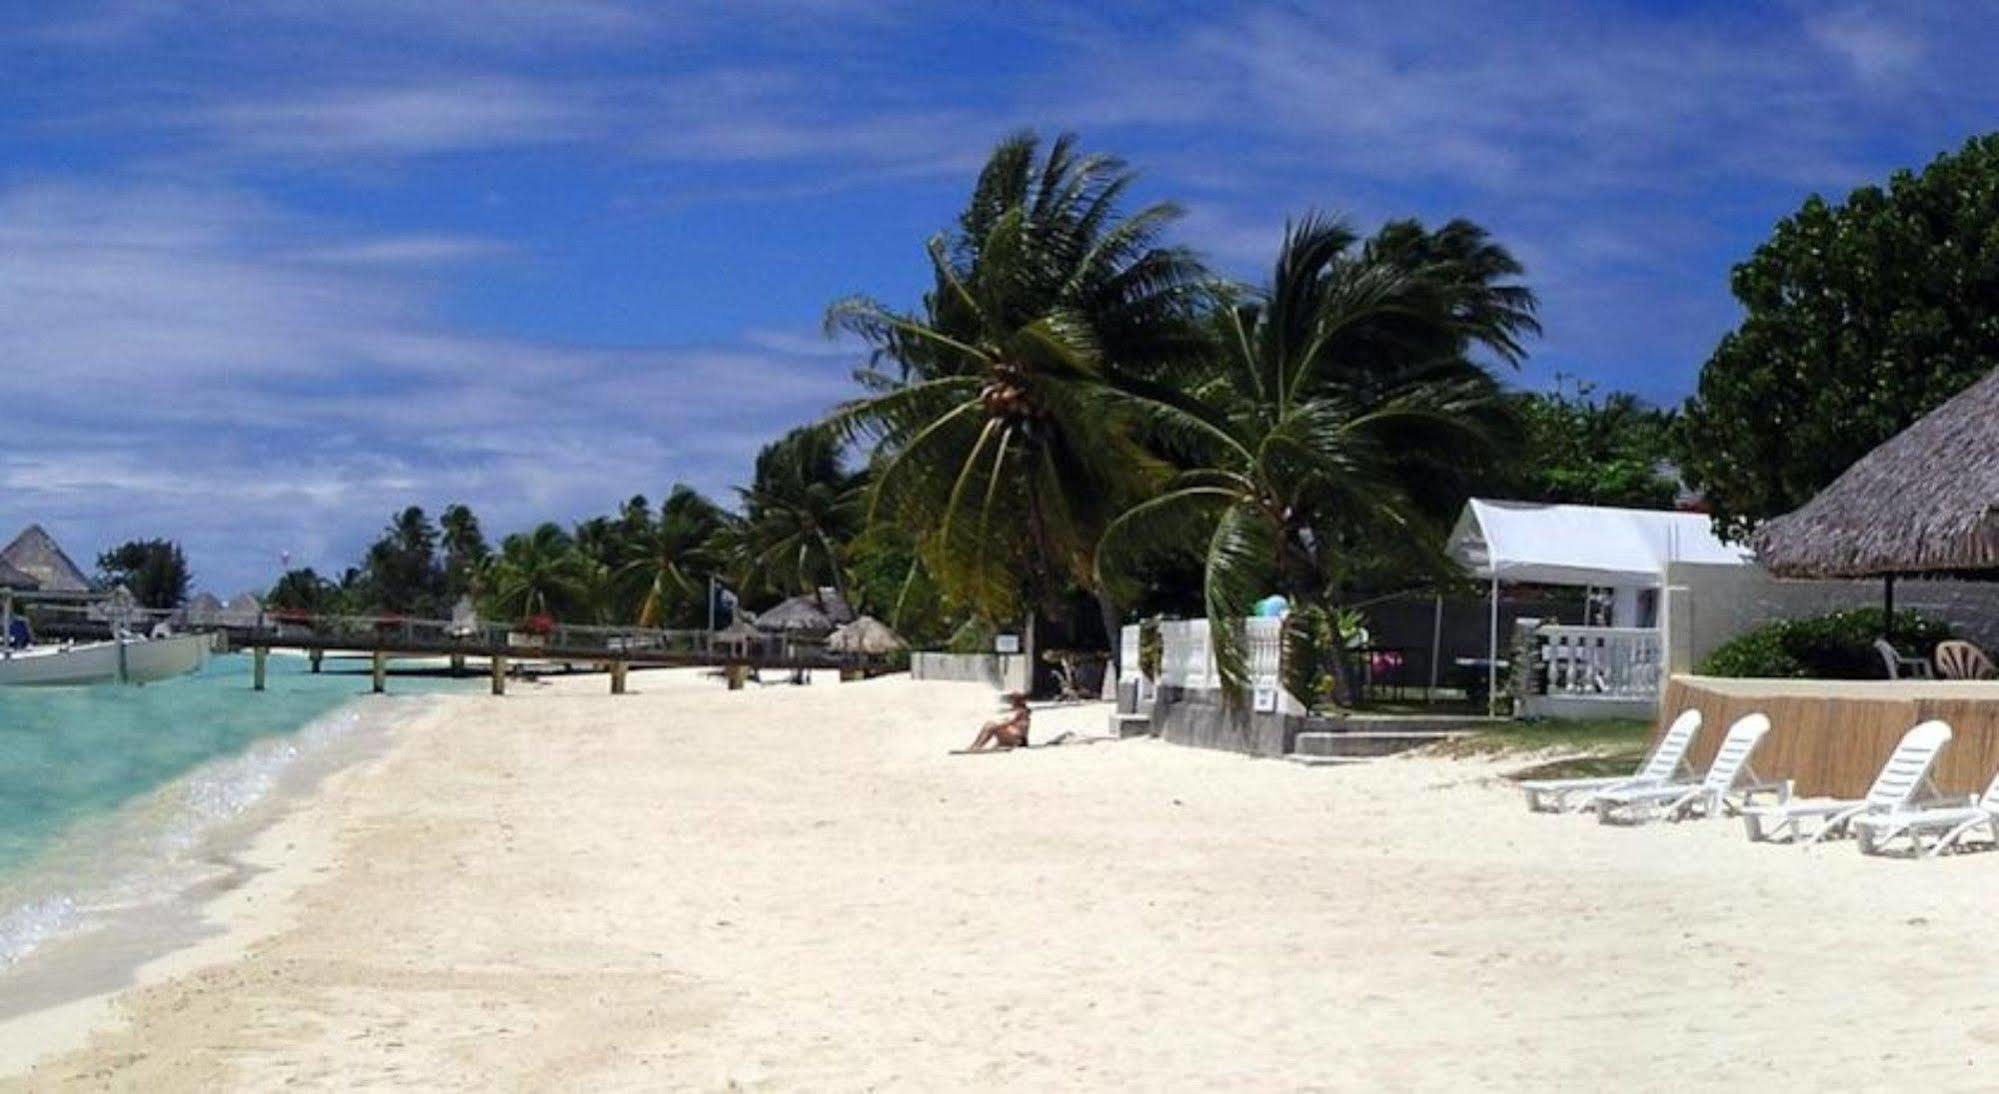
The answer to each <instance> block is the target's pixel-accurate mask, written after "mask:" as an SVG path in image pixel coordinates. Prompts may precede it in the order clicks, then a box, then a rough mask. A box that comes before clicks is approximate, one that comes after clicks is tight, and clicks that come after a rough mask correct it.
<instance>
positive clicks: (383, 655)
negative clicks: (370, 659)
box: [375, 649, 389, 695]
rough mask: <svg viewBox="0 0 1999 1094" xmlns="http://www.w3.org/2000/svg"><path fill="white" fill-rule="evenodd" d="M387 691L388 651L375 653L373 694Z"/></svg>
mask: <svg viewBox="0 0 1999 1094" xmlns="http://www.w3.org/2000/svg"><path fill="white" fill-rule="evenodd" d="M387 690H389V651H387V650H380V649H378V650H376V651H375V694H377V695H380V694H382V693H383V692H385V691H387Z"/></svg>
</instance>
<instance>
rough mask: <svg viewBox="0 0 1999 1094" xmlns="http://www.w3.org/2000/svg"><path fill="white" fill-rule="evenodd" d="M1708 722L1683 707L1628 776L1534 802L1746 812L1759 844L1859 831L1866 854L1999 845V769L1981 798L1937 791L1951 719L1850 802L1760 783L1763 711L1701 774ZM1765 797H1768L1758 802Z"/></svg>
mask: <svg viewBox="0 0 1999 1094" xmlns="http://www.w3.org/2000/svg"><path fill="white" fill-rule="evenodd" d="M1700 726H1701V716H1700V712H1699V711H1693V710H1690V711H1686V712H1685V713H1682V714H1681V715H1680V716H1679V717H1678V718H1675V719H1674V720H1673V724H1672V725H1671V726H1669V727H1667V729H1666V732H1665V733H1664V734H1663V735H1661V736H1660V738H1659V741H1658V743H1657V744H1656V745H1654V746H1653V749H1652V752H1651V753H1650V754H1649V755H1647V756H1646V758H1645V761H1644V762H1643V763H1641V764H1640V765H1639V767H1638V770H1637V771H1635V772H1633V773H1632V774H1631V775H1630V776H1627V777H1624V778H1613V779H1544V780H1538V781H1530V782H1525V783H1522V784H1521V789H1522V790H1524V791H1525V792H1526V794H1527V807H1528V808H1529V809H1533V810H1535V811H1537V812H1593V813H1595V814H1596V816H1597V820H1598V821H1599V822H1601V823H1604V824H1634V823H1642V822H1644V821H1648V820H1653V819H1661V818H1663V819H1666V820H1675V821H1677V820H1686V819H1689V818H1693V817H1718V816H1723V815H1730V814H1732V815H1735V816H1740V817H1741V818H1742V820H1743V823H1744V825H1745V826H1746V828H1747V830H1748V833H1749V838H1750V839H1752V840H1756V841H1759V842H1775V841H1780V840H1782V841H1787V842H1792V843H1798V844H1802V845H1805V846H1811V845H1813V844H1817V843H1820V842H1822V841H1824V840H1827V839H1831V838H1835V837H1840V836H1848V835H1850V836H1853V837H1855V839H1856V841H1857V842H1858V844H1859V846H1860V850H1861V851H1862V853H1865V854H1880V853H1883V852H1884V851H1886V850H1887V849H1888V848H1890V847H1892V846H1894V845H1896V844H1897V843H1898V842H1899V841H1903V840H1906V841H1908V843H1909V845H1910V847H1911V849H1912V850H1913V851H1914V852H1915V853H1917V854H1921V855H1924V856H1928V857H1934V856H1936V855H1938V854H1941V853H1943V852H1944V851H1947V850H1950V849H1952V848H1955V847H1958V846H1960V845H1961V844H1962V843H1963V841H1964V840H1966V839H1967V838H1969V837H1970V836H1972V835H1974V834H1981V833H1982V834H1983V835H1984V836H1985V837H1986V838H1988V839H1990V840H1991V841H1992V842H1994V843H1999V775H1996V776H1994V778H1993V780H1992V783H1991V785H1989V786H1987V787H1986V789H1985V793H1984V794H1982V795H1980V796H1978V797H1975V798H1974V797H1971V796H1968V795H1959V796H1956V797H1948V796H1945V795H1944V794H1942V793H1941V792H1940V791H1939V790H1938V789H1937V786H1936V783H1935V781H1934V779H1933V778H1932V772H1933V771H1934V770H1935V768H1936V763H1937V759H1938V757H1940V756H1941V755H1942V754H1943V750H1944V747H1945V746H1946V745H1948V744H1949V743H1950V738H1951V729H1950V726H1948V725H1946V724H1944V723H1943V722H1940V721H1928V722H1924V723H1922V724H1920V725H1918V726H1916V727H1915V728H1914V729H1911V730H1910V731H1909V732H1908V733H1907V734H1905V735H1903V737H1902V740H1901V742H1900V743H1899V744H1898V745H1896V747H1895V751H1894V752H1893V753H1892V754H1891V755H1890V756H1889V757H1888V762H1887V763H1886V764H1884V765H1882V768H1881V771H1880V773H1879V774H1878V775H1876V776H1875V778H1874V783H1873V785H1872V786H1870V787H1869V788H1868V791H1867V794H1866V796H1864V797H1862V798H1858V799H1854V800H1850V801H1849V800H1838V799H1828V798H1811V799H1800V798H1796V797H1795V796H1794V795H1793V793H1792V784H1791V782H1790V781H1789V780H1780V781H1774V782H1773V781H1765V780H1763V779H1760V778H1759V777H1758V776H1757V775H1756V773H1755V771H1754V769H1753V768H1752V767H1751V765H1750V760H1751V758H1752V757H1753V756H1754V755H1755V752H1756V748H1757V746H1758V745H1760V744H1761V743H1762V741H1763V738H1764V736H1765V735H1767V734H1768V733H1769V731H1770V719H1769V718H1768V717H1766V716H1764V715H1762V714H1749V715H1745V716H1744V717H1742V718H1740V719H1737V720H1736V722H1735V724H1734V725H1732V726H1730V727H1729V729H1728V733H1727V735H1726V736H1724V737H1723V738H1722V743H1721V748H1720V749H1719V750H1718V751H1717V752H1716V753H1715V758H1714V761H1713V762H1712V763H1711V764H1709V765H1708V770H1707V772H1706V774H1704V775H1702V776H1701V777H1700V778H1698V779H1695V778H1692V777H1691V775H1690V774H1689V772H1688V764H1687V760H1686V757H1687V751H1688V749H1689V748H1690V747H1691V746H1692V744H1693V740H1694V738H1695V737H1696V736H1697V735H1698V734H1699V732H1700ZM1764 795H1767V796H1768V797H1769V800H1768V801H1763V802H1759V801H1758V800H1757V799H1758V798H1759V797H1761V796H1764ZM1926 840H1927V841H1928V843H1927V845H1926V843H1925V841H1926Z"/></svg>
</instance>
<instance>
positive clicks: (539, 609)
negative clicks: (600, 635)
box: [487, 524, 593, 619]
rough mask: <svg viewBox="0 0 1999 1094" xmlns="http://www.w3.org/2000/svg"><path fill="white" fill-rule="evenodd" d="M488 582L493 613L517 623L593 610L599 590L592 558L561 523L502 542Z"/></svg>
mask: <svg viewBox="0 0 1999 1094" xmlns="http://www.w3.org/2000/svg"><path fill="white" fill-rule="evenodd" d="M487 579H488V583H489V584H490V586H491V589H492V592H491V594H490V595H491V598H492V599H491V605H490V606H491V614H493V615H495V616H498V617H500V618H511V619H525V618H528V617H530V616H537V615H552V616H556V617H558V618H560V617H565V616H567V617H573V616H575V615H576V614H577V613H578V612H580V611H583V610H585V609H587V607H588V601H589V599H590V592H591V589H592V587H593V574H592V563H591V560H590V559H589V558H587V557H585V556H584V555H583V554H582V553H580V552H579V551H577V550H576V544H575V541H573V540H572V539H571V538H570V537H569V534H568V533H566V532H564V531H563V530H562V528H561V527H560V526H559V525H556V524H543V525H541V526H540V527H538V528H536V529H535V530H534V531H532V532H528V533H516V534H514V535H511V536H508V537H507V538H506V539H505V540H503V541H501V543H500V553H499V554H498V555H497V556H496V557H495V558H494V559H493V563H492V567H491V569H490V571H489V572H488V574H487Z"/></svg>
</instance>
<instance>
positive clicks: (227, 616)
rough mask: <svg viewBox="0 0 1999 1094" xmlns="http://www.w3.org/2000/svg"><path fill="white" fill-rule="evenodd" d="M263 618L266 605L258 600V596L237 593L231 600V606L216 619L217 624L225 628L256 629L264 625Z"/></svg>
mask: <svg viewBox="0 0 1999 1094" xmlns="http://www.w3.org/2000/svg"><path fill="white" fill-rule="evenodd" d="M263 616H264V604H263V602H262V601H260V600H258V599H257V594H255V593H237V594H236V595H235V596H232V597H230V598H229V604H228V605H227V606H226V607H224V608H223V609H222V613H221V615H219V616H217V617H216V622H217V623H220V624H221V625H223V626H225V627H256V626H261V625H262V623H263Z"/></svg>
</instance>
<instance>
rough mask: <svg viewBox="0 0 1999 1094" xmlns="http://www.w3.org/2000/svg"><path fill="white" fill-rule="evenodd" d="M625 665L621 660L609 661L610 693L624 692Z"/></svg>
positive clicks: (621, 693)
mask: <svg viewBox="0 0 1999 1094" xmlns="http://www.w3.org/2000/svg"><path fill="white" fill-rule="evenodd" d="M626 667H627V666H626V664H625V663H624V662H623V661H613V662H611V694H613V695H623V694H624V693H625V669H626Z"/></svg>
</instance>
